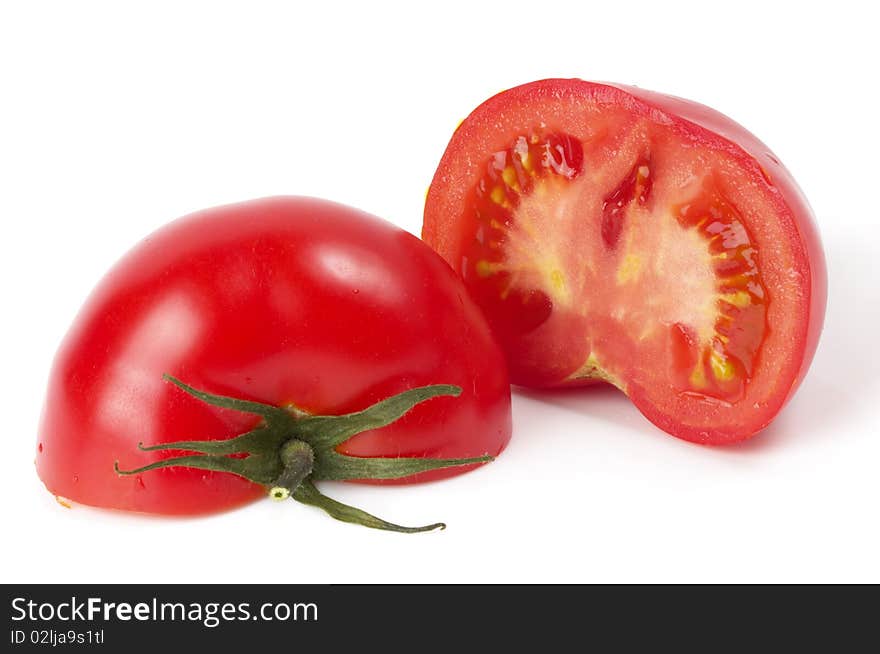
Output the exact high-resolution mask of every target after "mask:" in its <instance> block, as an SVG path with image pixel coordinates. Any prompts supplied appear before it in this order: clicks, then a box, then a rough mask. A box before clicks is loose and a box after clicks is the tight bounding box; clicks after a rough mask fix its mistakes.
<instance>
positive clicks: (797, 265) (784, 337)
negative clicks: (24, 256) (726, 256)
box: [422, 79, 827, 444]
mask: <svg viewBox="0 0 880 654" xmlns="http://www.w3.org/2000/svg"><path fill="white" fill-rule="evenodd" d="M606 115H611V116H613V119H609V120H608V124H606V125H604V126H593V127H590V123H591V121H593V120H595V119H597V118H598V119H599V120H601V119H603V116H606ZM615 121H617V122H616V123H615ZM639 126H646V127H644V129H646V130H647V133H648V134H649V136H648V137H647V140H648V141H649V142H651V143H654V144H655V145H657V144H658V143H659V145H657V151H656V152H655V153H649V154H646V153H644V152H641V153H638V152H637V153H634V155H633V157H634V158H633V159H631V160H630V161H629V163H627V167H626V168H625V171H627V172H629V171H631V170H635V169H634V168H632V169H631V168H630V166H631V165H632V163H633V162H635V163H636V164H638V163H650V164H651V166H652V167H653V166H655V165H656V170H652V175H651V177H650V179H651V180H654V179H655V178H654V173H658V171H659V172H661V173H662V170H663V166H664V160H665V161H668V160H669V159H670V158H673V159H674V158H675V157H677V156H681V157H685V156H690V155H681V154H680V153H682V152H686V153H689V152H701V153H704V154H705V155H706V160H707V161H709V162H710V164H709V165H716V164H717V162H723V164H724V166H726V168H724V167H723V166H721V165H720V164H717V167H718V169H719V170H723V171H729V170H731V169H735V175H731V176H730V180H733V181H729V180H728V181H727V182H726V183H729V184H730V185H733V186H738V188H739V189H740V190H741V192H742V194H743V195H744V196H746V197H747V198H749V199H750V198H755V199H756V200H755V206H757V205H758V203H759V202H760V203H761V206H763V207H765V208H769V210H768V211H766V212H765V214H764V215H763V216H758V217H757V218H755V217H754V216H753V215H752V214H754V213H756V212H755V211H752V209H751V208H750V211H751V213H750V214H749V215H748V218H749V220H748V222H747V223H746V227H748V229H749V230H751V232H752V235H753V237H754V238H755V240H756V242H757V243H758V244H759V245H760V247H759V248H758V252H759V257H761V259H760V263H761V265H762V266H763V267H764V269H765V272H766V275H767V282H768V293H769V298H770V300H769V304H768V305H767V306H768V307H769V308H768V311H769V314H768V315H769V318H768V327H767V331H766V334H765V336H764V339H763V344H762V346H761V349H760V350H759V352H758V354H757V355H755V358H754V362H753V363H754V365H755V373H754V375H753V376H752V378H751V379H750V384H751V387H750V388H749V391H748V392H747V393H746V394H745V397H744V398H742V399H741V400H736V401H733V400H731V401H729V402H728V401H723V402H713V401H709V400H706V401H704V400H700V401H696V400H693V399H692V398H690V397H688V396H686V394H682V393H680V392H678V391H677V390H676V389H673V388H666V387H663V386H662V385H658V384H657V383H656V380H654V379H653V378H652V375H650V374H648V373H645V370H644V369H648V368H651V367H652V366H653V367H656V366H657V365H658V364H657V361H662V360H661V359H660V358H658V359H656V361H653V360H651V358H650V357H649V358H648V359H646V358H645V352H644V351H641V350H639V349H638V348H635V347H630V345H631V344H627V343H625V342H623V339H621V338H618V337H617V336H616V335H615V334H616V332H618V331H619V328H620V326H619V324H618V323H615V322H614V321H613V320H609V317H608V316H602V315H595V314H594V315H588V316H586V318H585V316H584V314H583V312H581V313H580V314H579V313H578V312H577V311H565V310H564V307H563V308H557V307H553V309H552V310H549V311H547V313H548V314H549V318H547V319H546V320H545V321H544V322H543V323H542V324H541V325H540V326H539V327H537V328H534V329H532V330H531V331H523V332H522V333H515V332H514V331H511V329H510V327H509V325H510V321H509V319H507V318H505V317H502V315H501V314H502V311H500V310H499V309H498V307H497V306H496V305H498V304H500V303H499V301H498V298H497V297H496V298H495V299H494V300H493V299H492V298H490V297H489V296H490V295H491V289H488V290H487V288H486V286H485V285H483V286H480V283H478V282H477V283H475V282H473V281H471V280H472V279H473V278H474V274H473V273H470V275H471V280H469V278H468V273H467V266H468V260H469V259H470V260H472V259H473V258H474V256H473V252H472V251H471V250H469V249H468V248H471V249H472V247H473V246H472V244H473V229H474V228H473V220H474V219H473V218H471V217H470V216H471V212H472V207H473V206H474V205H473V202H474V200H473V197H474V196H473V189H475V188H483V186H481V185H485V184H486V183H487V181H486V180H487V177H486V169H487V168H486V166H487V162H489V167H490V168H491V166H492V163H491V162H492V159H491V157H493V156H496V153H505V152H506V153H507V155H508V157H510V156H511V155H513V153H514V149H515V148H514V147H513V146H512V145H511V144H513V143H516V142H517V139H522V138H523V137H526V136H528V135H529V134H531V133H532V132H531V131H530V130H533V129H535V128H536V127H540V128H541V129H543V130H546V132H548V133H550V134H555V135H557V137H558V135H560V134H561V135H566V138H569V137H570V136H571V135H573V137H574V138H576V139H582V142H583V143H584V144H585V145H584V147H585V148H590V147H591V148H592V151H591V152H589V153H588V155H586V156H587V159H588V160H589V164H588V165H587V166H585V172H583V173H582V174H580V175H579V176H578V177H577V179H582V178H584V177H586V176H589V175H593V176H594V178H595V175H597V174H598V175H599V176H600V179H599V180H598V181H596V180H595V179H593V181H590V182H589V183H587V182H583V184H584V185H586V186H588V185H589V184H594V185H597V184H601V183H603V182H608V183H609V185H608V186H607V187H604V188H605V189H606V193H607V194H606V195H605V197H606V198H609V197H613V189H614V188H615V187H616V186H618V185H619V184H620V182H621V180H622V179H626V178H627V175H626V174H625V173H624V172H622V171H619V172H618V173H616V174H617V175H618V176H617V177H616V178H615V179H614V180H613V183H611V181H610V180H605V179H601V175H602V173H601V171H600V172H599V173H596V172H595V168H592V169H591V168H590V165H593V164H595V163H596V162H597V161H600V162H601V163H607V162H608V161H611V160H613V159H614V157H615V156H617V152H618V145H619V142H618V141H616V140H615V139H618V137H619V135H620V134H621V133H623V132H625V131H626V130H632V132H633V133H635V132H637V131H638V130H639V129H640V127H639ZM618 128H620V130H619V131H618ZM541 138H543V137H541ZM536 139H537V137H536ZM655 141H656V143H655ZM532 142H537V140H536V141H532ZM517 147H518V146H517ZM600 152H606V153H613V154H608V155H600V154H597V153H600ZM654 154H658V155H659V156H658V157H656V158H654V157H653V155H654ZM603 157H604V159H603ZM644 157H647V159H644ZM694 158H696V157H694ZM509 160H511V159H510V158H508V161H509ZM612 163H613V162H612ZM609 167H611V166H610V165H609ZM505 172H507V171H505ZM499 174H500V173H499ZM724 175H726V172H724V173H723V174H722V175H721V176H722V178H724ZM734 178H735V179H734ZM488 179H489V183H490V184H491V183H494V182H492V181H491V180H492V179H494V178H488ZM725 179H726V178H725ZM522 181H523V178H522V176H521V175H520V177H519V182H520V183H522ZM743 189H744V190H743ZM751 189H754V190H751ZM749 194H751V195H749ZM551 195H552V193H551ZM508 197H509V196H508ZM584 206H586V205H584ZM648 206H650V201H649V203H648ZM530 210H531V211H532V212H533V213H534V209H533V208H532V209H530ZM670 210H671V209H670ZM548 215H549V214H548ZM600 218H601V216H596V214H595V213H594V214H589V212H587V211H585V212H584V214H583V216H582V217H581V222H580V227H579V229H578V230H575V231H572V232H571V233H567V232H566V233H565V234H564V235H563V236H564V238H559V239H558V240H560V241H562V240H565V241H566V242H569V243H571V242H575V241H577V242H578V244H579V246H582V245H583V240H582V239H583V238H586V237H584V236H583V235H584V234H588V233H592V232H590V231H589V230H590V229H593V227H592V225H594V224H598V223H594V221H597V220H598V219H600ZM496 221H497V222H503V221H502V220H501V218H498V217H497V216H496ZM514 222H515V221H514ZM605 227H606V228H608V229H606V231H605V232H603V233H602V236H608V235H611V236H614V237H615V238H616V234H617V230H618V226H617V225H611V227H613V228H614V229H610V228H609V226H608V225H606V226H605ZM538 231H539V232H540V233H541V235H542V237H543V239H544V240H543V241H541V240H540V239H536V240H535V241H534V242H533V243H530V244H529V247H530V248H532V249H533V250H536V251H538V252H539V253H540V254H541V255H542V256H543V255H545V254H547V252H549V253H550V254H551V255H552V254H558V252H556V251H555V250H553V249H552V248H551V249H550V250H547V251H545V248H544V247H543V246H545V245H546V244H547V243H548V242H550V243H551V245H554V244H553V243H552V240H551V239H552V238H553V237H554V228H553V227H552V226H550V227H547V225H544V226H542V228H541V229H539V230H538ZM557 233H562V232H558V231H557ZM548 234H549V236H548ZM422 236H423V238H424V239H425V241H426V242H428V243H429V244H430V245H431V246H432V247H434V248H435V249H436V250H437V251H438V252H439V253H440V254H441V255H442V256H443V257H444V258H445V259H446V260H447V261H448V262H449V263H450V265H451V266H452V267H453V269H455V270H456V271H457V272H459V274H460V275H462V276H463V277H464V278H465V281H466V282H467V283H468V286H469V289H470V290H471V292H472V294H473V295H474V297H475V298H476V299H477V301H478V303H480V304H481V306H482V307H483V308H484V310H485V311H486V312H487V314H488V317H489V320H490V324H492V325H493V329H494V330H495V331H496V335H497V337H498V338H499V340H500V341H501V342H502V347H503V349H504V350H505V354H506V356H507V359H508V365H509V368H510V371H511V380H512V381H513V383H515V384H519V385H523V386H532V387H558V386H570V385H587V384H590V383H595V381H596V379H597V377H596V376H593V377H589V376H583V377H577V378H573V376H572V373H573V372H574V371H575V370H576V369H577V368H578V364H580V366H581V367H588V366H587V364H588V363H589V359H588V356H589V355H590V351H591V347H595V346H596V345H597V342H598V345H599V346H600V347H601V349H602V352H603V353H604V354H606V355H607V356H608V358H609V359H613V360H614V363H615V366H616V367H615V369H614V373H615V375H614V377H615V379H614V380H613V381H616V383H617V384H618V385H619V386H620V387H621V388H622V389H623V390H624V391H625V392H626V393H627V395H628V396H629V397H630V399H631V400H632V401H633V402H634V404H635V405H636V406H637V407H638V408H639V410H640V411H642V413H644V414H645V415H646V416H647V417H648V418H649V419H650V420H651V421H652V422H653V423H654V424H656V425H657V426H659V427H661V428H662V429H664V430H665V431H667V432H669V433H671V434H673V435H675V436H678V437H681V438H684V439H687V440H691V441H695V442H700V443H708V444H721V443H727V442H733V441H738V440H742V439H745V438H748V437H750V436H752V435H754V434H755V433H757V432H758V431H760V430H761V429H763V428H764V427H766V426H767V425H768V424H769V423H770V422H771V420H772V419H773V418H774V417H775V416H776V415H777V414H778V413H779V411H780V410H781V409H782V407H783V406H784V404H785V403H786V402H787V401H788V400H789V399H790V398H791V396H792V395H793V393H794V392H795V390H796V389H797V387H798V385H799V384H800V382H801V380H802V379H803V377H804V375H805V374H806V372H807V369H808V367H809V365H810V362H811V360H812V358H813V355H814V353H815V350H816V347H817V344H818V339H819V334H820V332H821V328H822V322H823V318H824V311H825V304H826V295H827V278H826V268H825V259H824V254H823V251H822V247H821V242H820V239H819V235H818V231H817V228H816V224H815V219H814V217H813V214H812V211H811V210H810V207H809V205H808V204H807V202H806V200H805V198H804V196H803V194H802V193H801V191H800V189H799V188H798V186H797V184H796V183H795V181H794V179H793V178H792V176H791V175H790V173H789V172H788V171H787V170H786V169H785V168H784V166H782V164H781V163H779V161H778V159H777V158H776V157H775V156H774V155H773V154H772V153H771V152H770V150H769V149H768V148H767V146H765V145H764V144H763V143H762V142H761V141H759V140H758V139H757V138H756V137H754V136H753V135H752V134H750V133H749V132H747V131H746V130H745V129H744V128H743V127H742V126H740V125H738V124H737V123H735V122H734V121H732V120H731V119H729V118H727V117H726V116H724V115H722V114H720V113H718V112H716V111H714V110H712V109H709V108H708V107H705V106H703V105H700V104H698V103H695V102H691V101H688V100H683V99H680V98H674V97H670V96H665V95H661V94H658V93H653V92H650V91H643V90H641V89H636V88H633V87H627V86H622V85H612V84H600V83H593V82H586V81H582V80H576V79H575V80H567V79H566V80H563V79H550V80H542V81H538V82H533V83H530V84H525V85H522V86H519V87H516V88H514V89H510V90H508V91H504V92H502V93H500V94H498V95H496V96H494V97H492V98H490V99H489V100H487V101H486V102H485V103H483V104H482V105H480V107H478V108H477V109H475V110H474V111H473V112H472V114H471V115H470V116H469V117H468V118H467V119H465V121H463V123H462V124H461V125H460V126H459V128H458V129H457V130H456V132H455V134H454V135H453V137H452V140H451V141H450V144H449V146H448V147H447V150H446V152H445V153H444V155H443V158H442V160H441V162H440V164H439V166H438V169H437V172H436V174H435V176H434V179H433V181H432V185H431V188H430V190H429V192H428V197H427V201H426V206H425V219H424V224H423V231H422ZM593 238H595V239H598V238H600V237H599V235H598V231H597V233H596V234H595V236H594V237H593ZM501 242H503V240H502V241H501ZM469 243H470V244H471V245H468V244H469ZM481 243H482V241H481ZM566 247H567V248H568V249H573V248H572V246H566ZM519 249H520V250H523V249H526V248H522V247H520V248H519ZM563 249H565V248H563ZM608 249H611V248H608ZM496 252H497V250H496ZM599 261H600V262H601V261H602V260H601V259H599ZM492 265H497V264H492ZM563 272H567V271H565V270H564V269H563ZM594 289H595V287H594ZM658 290H659V292H660V293H661V294H662V293H663V289H658ZM515 292H516V289H514V293H515ZM591 293H593V295H591V294H590V293H585V294H584V295H583V296H581V297H580V298H578V299H579V300H584V299H586V300H594V299H595V296H596V295H603V296H604V295H607V293H606V292H605V291H595V290H594V291H591ZM508 304H510V302H508ZM535 304H536V303H532V306H535ZM523 306H525V305H523ZM511 313H512V312H511V311H510V310H509V308H508V309H507V314H508V315H509V314H511ZM519 320H520V321H523V319H522V318H521V317H520V318H519ZM584 324H586V325H588V327H584ZM670 327H671V326H670ZM590 330H591V334H592V336H591V338H592V339H593V340H592V343H590V342H589V340H588V339H587V338H586V337H585V336H584V334H585V333H586V332H587V331H590ZM649 354H653V353H649ZM634 360H635V361H639V360H641V361H644V363H642V364H641V366H642V368H643V369H642V370H639V366H638V365H637V364H634V363H633V361H634ZM599 378H600V379H601V378H602V377H601V375H600V376H599ZM710 400H711V398H710Z"/></svg>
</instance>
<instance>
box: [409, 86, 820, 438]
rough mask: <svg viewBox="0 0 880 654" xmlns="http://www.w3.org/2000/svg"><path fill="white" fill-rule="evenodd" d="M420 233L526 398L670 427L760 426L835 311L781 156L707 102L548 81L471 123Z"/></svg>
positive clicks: (722, 434) (748, 429) (731, 433)
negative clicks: (549, 390) (614, 403)
mask: <svg viewBox="0 0 880 654" xmlns="http://www.w3.org/2000/svg"><path fill="white" fill-rule="evenodd" d="M422 237H423V238H424V240H425V241H427V242H428V243H429V244H430V245H432V246H433V247H434V248H435V249H436V250H437V251H438V252H439V253H440V254H441V255H442V256H443V257H444V258H445V259H446V260H447V261H448V262H449V263H450V264H451V265H452V267H453V268H454V269H455V270H456V271H457V272H458V273H459V274H460V275H461V277H462V278H463V279H464V280H465V282H466V284H467V286H468V288H469V289H470V291H471V293H472V294H473V296H474V297H475V298H476V299H477V301H478V302H479V304H480V305H481V306H482V307H483V309H484V311H485V312H486V314H487V316H488V318H489V321H490V323H491V324H492V327H493V330H494V331H495V334H496V336H497V337H498V339H499V341H500V342H501V343H502V345H503V347H504V350H505V352H506V356H507V359H508V362H509V365H510V370H511V376H512V380H513V382H514V383H516V384H520V385H523V386H532V387H554V386H573V385H585V384H590V383H594V382H596V381H604V382H608V383H611V384H613V385H615V386H617V387H618V388H619V389H620V390H622V391H623V392H624V393H626V394H627V395H628V396H629V397H630V398H631V399H632V401H633V402H634V403H635V405H636V406H637V407H638V408H639V409H640V410H641V411H642V412H643V413H644V414H645V415H646V416H647V417H648V418H649V419H650V420H651V421H652V422H654V423H655V424H656V425H658V426H659V427H660V428H662V429H664V430H666V431H667V432H669V433H671V434H673V435H675V436H679V437H681V438H685V439H688V440H693V441H697V442H704V443H724V442H730V441H736V440H741V439H744V438H747V437H749V436H751V435H753V434H755V433H756V432H758V431H760V430H761V429H762V428H764V427H765V426H766V425H767V424H769V423H770V421H771V420H772V419H773V417H774V416H776V414H777V413H778V412H779V411H780V409H781V408H782V407H783V405H784V404H785V403H786V402H787V400H788V399H789V398H790V397H791V395H792V393H793V392H794V391H795V389H796V388H797V386H798V384H799V382H800V381H801V379H802V378H803V376H804V374H805V373H806V371H807V368H808V367H809V364H810V361H811V359H812V357H813V353H814V352H815V349H816V345H817V342H818V338H819V333H820V331H821V325H822V320H823V316H824V311H825V298H826V286H827V285H826V273H825V262H824V257H823V253H822V248H821V244H820V241H819V236H818V232H817V230H816V227H815V222H814V219H813V216H812V212H811V210H810V208H809V206H808V204H807V202H806V200H805V199H804V196H803V194H802V193H801V192H800V190H799V189H798V187H797V185H796V184H795V182H794V180H793V179H792V177H791V175H790V174H789V173H788V171H787V170H786V169H785V168H784V167H783V166H782V164H781V163H780V162H779V160H778V159H777V158H776V157H775V156H774V155H773V154H772V153H771V152H770V150H769V149H768V148H767V146H765V145H764V144H763V143H761V142H760V141H759V140H758V139H757V138H755V137H754V136H753V135H752V134H750V133H749V132H747V131H746V130H745V129H744V128H742V127H741V126H740V125H738V124H737V123H735V122H733V121H732V120H731V119H729V118H727V117H726V116H723V115H722V114H720V113H717V112H715V111H713V110H712V109H709V108H707V107H705V106H702V105H699V104H696V103H694V102H690V101H687V100H682V99H679V98H673V97H669V96H665V95H660V94H657V93H652V92H649V91H643V90H641V89H635V88H631V87H626V86H618V85H609V84H597V83H592V82H585V81H581V80H560V79H554V80H544V81H539V82H534V83H531V84H526V85H524V86H520V87H517V88H514V89H511V90H509V91H505V92H503V93H501V94H499V95H496V96H495V97H493V98H491V99H489V100H488V101H486V102H485V103H484V104H482V105H481V106H480V107H478V108H477V109H476V110H475V111H474V112H473V113H472V114H471V115H470V116H469V117H468V118H467V119H466V120H465V121H464V122H463V123H462V124H461V126H460V127H459V128H458V130H457V131H456V132H455V134H454V135H453V137H452V141H451V142H450V144H449V146H448V148H447V150H446V153H445V154H444V155H443V158H442V160H441V162H440V165H439V168H438V169H437V172H436V175H435V176H434V180H433V183H432V185H431V188H430V191H429V192H428V197H427V203H426V207H425V219H424V226H423V233H422Z"/></svg>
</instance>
